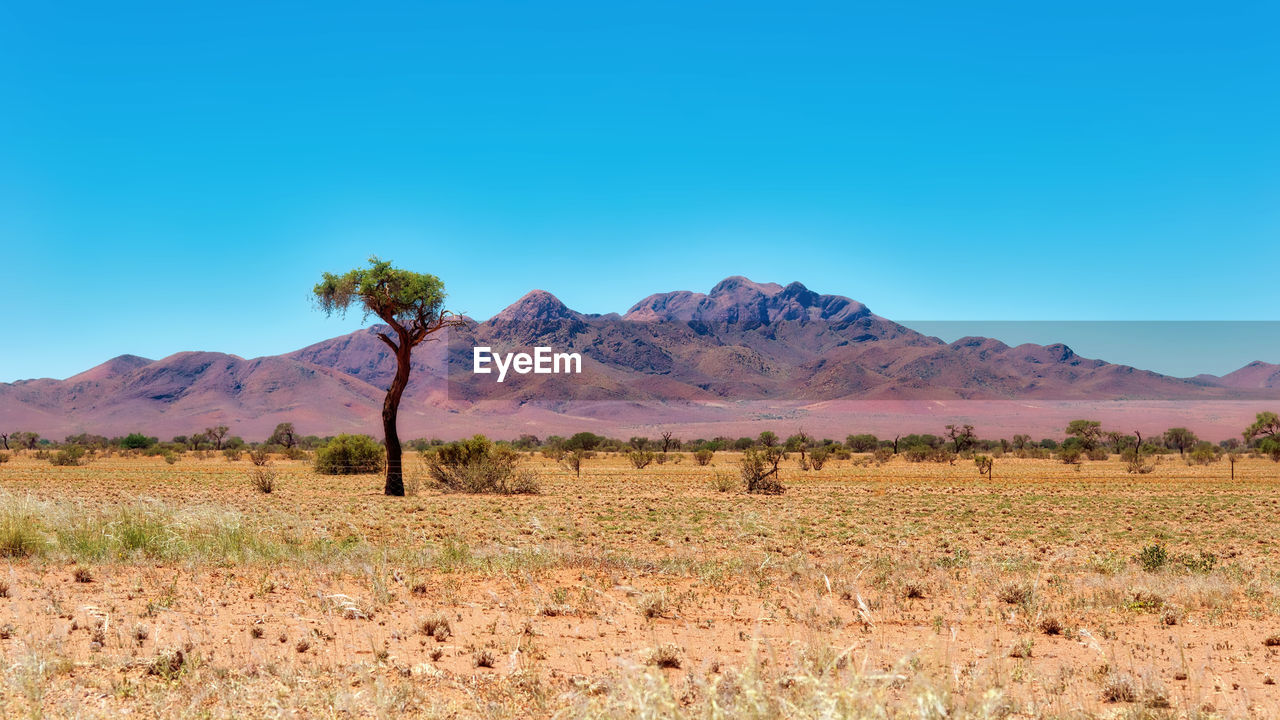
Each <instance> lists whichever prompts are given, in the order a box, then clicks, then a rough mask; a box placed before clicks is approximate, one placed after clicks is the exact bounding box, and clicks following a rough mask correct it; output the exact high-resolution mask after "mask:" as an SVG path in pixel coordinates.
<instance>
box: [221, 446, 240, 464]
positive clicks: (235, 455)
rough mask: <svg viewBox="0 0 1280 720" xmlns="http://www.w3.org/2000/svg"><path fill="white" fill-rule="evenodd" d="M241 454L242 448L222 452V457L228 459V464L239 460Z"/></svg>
mask: <svg viewBox="0 0 1280 720" xmlns="http://www.w3.org/2000/svg"><path fill="white" fill-rule="evenodd" d="M241 454H242V453H241V450H240V448H227V449H226V450H223V451H222V456H223V457H225V458H226V459H227V462H235V461H237V460H239V459H240V455H241Z"/></svg>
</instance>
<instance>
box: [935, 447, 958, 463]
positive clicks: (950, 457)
mask: <svg viewBox="0 0 1280 720" xmlns="http://www.w3.org/2000/svg"><path fill="white" fill-rule="evenodd" d="M929 460H930V461H932V462H936V463H944V462H945V463H954V462H955V461H956V454H955V453H954V452H953V451H951V450H948V449H946V448H941V447H940V448H934V449H933V450H930V451H929Z"/></svg>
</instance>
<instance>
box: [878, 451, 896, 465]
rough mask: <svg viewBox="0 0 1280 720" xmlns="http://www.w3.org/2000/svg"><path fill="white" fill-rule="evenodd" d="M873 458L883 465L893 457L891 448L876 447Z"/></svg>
mask: <svg viewBox="0 0 1280 720" xmlns="http://www.w3.org/2000/svg"><path fill="white" fill-rule="evenodd" d="M873 458H874V460H875V462H876V464H877V465H883V464H885V463H887V462H889V461H890V460H892V459H893V448H887V447H882V448H876V452H875V455H874V456H873Z"/></svg>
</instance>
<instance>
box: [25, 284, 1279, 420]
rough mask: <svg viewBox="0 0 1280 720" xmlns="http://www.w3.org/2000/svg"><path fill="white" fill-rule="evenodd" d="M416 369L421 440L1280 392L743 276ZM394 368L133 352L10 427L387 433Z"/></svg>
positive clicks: (554, 320)
mask: <svg viewBox="0 0 1280 720" xmlns="http://www.w3.org/2000/svg"><path fill="white" fill-rule="evenodd" d="M476 345H489V346H491V347H494V348H495V349H498V350H511V349H517V348H530V347H534V346H550V347H553V348H555V349H556V350H560V351H566V352H578V353H581V355H582V357H583V373H582V374H581V375H576V376H563V375H519V376H517V375H512V376H509V378H508V380H507V381H506V382H504V383H502V384H498V383H496V382H494V380H493V376H477V375H473V374H472V373H471V372H470V367H471V361H472V357H471V349H472V347H474V346H476ZM414 363H415V368H414V375H413V378H412V380H411V381H410V386H409V390H408V392H407V394H406V397H405V402H404V404H403V406H402V413H401V424H402V427H403V429H404V430H403V431H404V433H405V434H406V435H408V436H413V435H416V434H433V435H439V436H445V437H449V436H458V435H464V434H467V433H470V432H489V433H491V434H496V435H500V436H505V435H508V434H514V433H516V432H534V433H535V434H538V433H542V434H546V433H548V432H554V431H556V430H557V429H559V428H578V429H587V428H588V427H590V428H592V429H597V430H598V431H606V430H608V429H610V428H620V427H641V426H654V425H657V424H663V423H668V424H678V425H682V426H685V427H688V428H690V429H696V430H697V431H700V432H701V433H702V434H704V435H714V434H718V433H717V432H715V428H716V427H717V426H718V425H726V426H728V425H735V426H736V425H742V424H743V423H747V422H757V421H758V422H767V421H768V420H770V419H771V418H778V419H779V422H782V421H786V422H809V423H813V424H820V426H821V429H820V428H819V427H813V428H810V430H811V431H813V432H822V431H828V432H830V434H832V435H838V434H839V433H840V432H842V431H844V429H845V428H847V429H848V430H850V431H851V430H852V429H854V428H855V427H861V428H865V427H866V425H867V423H868V422H870V421H869V420H868V419H867V418H868V417H870V418H879V419H878V420H876V422H882V423H884V422H888V420H886V419H885V417H883V416H884V415H885V414H886V413H887V414H892V408H893V407H895V403H896V404H897V407H901V408H913V409H911V410H910V411H909V412H908V411H905V410H904V412H907V414H908V415H910V414H915V415H924V416H927V417H928V418H929V422H934V419H933V418H934V417H935V415H938V414H939V413H942V412H945V408H947V407H951V408H953V409H952V410H951V411H950V412H952V413H955V414H957V415H958V416H965V417H969V416H972V415H973V413H978V415H977V416H978V417H983V413H986V415H990V414H991V413H993V412H997V411H996V410H991V409H985V410H982V411H981V412H979V411H978V409H979V408H1000V407H1002V406H1003V407H1005V410H1004V411H1003V412H1006V413H1009V412H1012V410H1011V408H1013V407H1019V408H1022V410H1020V411H1018V412H1017V413H1014V414H1015V415H1017V416H1018V422H1020V423H1022V425H1020V427H1025V428H1027V429H1031V426H1033V425H1035V424H1037V423H1041V422H1044V423H1049V422H1052V423H1057V422H1058V419H1057V418H1056V415H1054V414H1053V413H1052V412H1045V413H1043V415H1044V418H1041V419H1037V417H1036V414H1035V413H1031V412H1028V411H1027V408H1028V407H1029V406H1031V405H1038V406H1040V407H1044V408H1049V407H1073V411H1075V409H1074V408H1075V407H1078V406H1080V405H1082V404H1083V405H1086V406H1087V405H1088V404H1090V403H1093V404H1099V403H1102V404H1105V403H1113V404H1114V403H1127V404H1128V405H1127V406H1128V407H1131V408H1132V407H1146V408H1153V407H1162V406H1161V405H1160V404H1161V403H1166V404H1167V403H1171V402H1177V403H1180V404H1181V405H1183V406H1185V407H1199V408H1201V409H1205V408H1217V409H1216V410H1213V411H1212V412H1208V413H1207V414H1206V415H1205V417H1206V418H1207V419H1206V422H1209V421H1214V422H1217V421H1220V422H1221V423H1223V425H1224V427H1226V426H1227V424H1228V423H1237V422H1238V421H1239V418H1240V417H1244V416H1247V415H1248V410H1249V408H1251V407H1252V406H1253V405H1256V404H1257V402H1256V401H1259V400H1272V399H1276V398H1280V366H1277V365H1269V364H1267V363H1262V362H1255V363H1250V364H1249V365H1247V366H1245V367H1243V368H1241V369H1240V370H1237V371H1235V372H1233V373H1230V374H1228V375H1225V376H1222V377H1220V378H1219V377H1215V376H1210V375H1201V376H1197V377H1195V378H1190V379H1184V378H1174V377H1169V376H1166V375H1161V374H1159V373H1154V372H1150V371H1146V370H1141V369H1137V368H1133V367H1129V366H1125V365H1117V364H1112V363H1107V362H1104V361H1102V360H1095V359H1088V358H1082V357H1080V356H1078V355H1076V354H1075V353H1074V352H1073V351H1072V350H1071V349H1070V348H1068V347H1067V346H1065V345H1061V344H1055V345H1045V346H1041V345H1031V344H1027V345H1019V346H1016V347H1010V346H1008V345H1005V344H1004V343H1002V342H1000V341H998V340H994V339H990V338H981V337H968V338H962V339H960V340H957V341H955V342H953V343H945V342H943V341H941V340H939V339H937V338H934V337H929V336H926V335H923V334H921V333H918V332H915V331H914V330H911V329H910V328H907V327H905V326H903V325H900V324H898V323H895V322H893V321H891V320H887V319H885V318H882V317H880V316H878V315H875V314H874V313H872V312H871V311H870V310H869V309H868V308H867V307H866V306H865V305H863V304H862V303H859V302H856V301H854V300H851V299H849V298H846V297H841V296H837V295H821V294H818V293H816V292H814V291H812V290H809V289H808V288H806V287H805V286H804V285H801V284H800V283H791V284H790V285H786V286H782V285H777V284H772V283H767V284H762V283H754V282H752V281H750V280H748V279H746V278H743V277H730V278H727V279H725V280H723V281H721V282H720V283H718V284H717V285H716V286H715V287H713V288H712V289H711V291H710V292H708V293H705V294H703V293H696V292H688V291H678V292H669V293H659V294H655V295H650V296H649V297H647V298H645V299H643V300H641V301H640V302H638V303H636V304H635V305H634V306H633V307H631V308H630V309H629V310H628V311H627V312H626V313H625V314H622V315H618V314H616V313H610V314H606V315H592V314H583V313H578V312H576V311H574V310H572V309H570V308H568V307H567V306H565V305H564V303H562V302H560V300H559V299H557V298H556V297H555V296H553V295H551V294H550V293H547V292H544V291H541V290H534V291H532V292H530V293H528V294H527V295H525V296H524V297H522V298H520V299H519V300H517V301H516V302H515V303H513V304H512V305H510V306H509V307H507V308H506V309H504V310H503V311H502V312H500V313H498V314H497V315H495V316H494V317H492V318H490V319H489V320H486V321H484V322H478V323H477V322H470V323H469V324H468V326H467V327H465V328H462V329H456V330H452V331H448V335H447V336H446V333H443V332H442V333H441V334H440V339H439V340H438V341H434V342H427V343H425V344H423V345H422V346H420V347H419V348H418V349H417V350H416V351H415V356H414ZM393 372H394V360H393V359H392V358H391V357H390V353H389V351H388V349H387V348H386V346H385V345H384V344H383V343H382V342H381V341H379V340H378V338H377V336H376V328H370V329H365V330H360V331H357V332H354V333H350V334H348V335H343V336H340V337H336V338H332V339H329V340H325V341H322V342H319V343H316V344H314V345H311V346H308V347H305V348H302V349H300V350H297V351H294V352H291V353H288V354H285V355H280V356H272V357H263V358H256V359H252V360H246V359H243V358H239V357H236V356H233V355H226V354H222V353H212V352H185V353H178V354H176V355H172V356H170V357H167V358H164V359H161V360H156V361H152V360H148V359H146V358H141V357H137V356H132V355H124V356H120V357H117V358H114V359H112V360H109V361H107V362H106V363H103V364H102V365H99V366H97V367H95V368H92V369H89V370H87V371H85V372H83V373H80V374H79V375H76V376H73V377H71V378H68V379H66V380H49V379H41V380H26V381H20V382H16V383H12V384H2V385H0V427H6V428H11V429H31V430H36V431H39V432H42V433H44V434H46V435H50V436H53V437H61V436H62V435H65V434H70V433H75V432H98V433H107V434H120V433H125V432H129V431H132V430H136V429H143V430H146V431H147V432H150V433H153V434H161V435H166V434H185V433H189V432H191V431H194V430H198V429H201V428H204V427H207V426H209V425H212V424H228V425H232V426H233V428H234V429H235V432H237V433H240V434H244V435H246V436H251V437H256V436H259V435H265V433H266V432H269V430H270V429H271V427H274V425H275V423H277V422H285V421H290V422H294V423H295V424H297V425H298V427H299V429H300V430H303V431H305V432H307V433H314V434H332V433H337V432H348V431H364V432H376V431H377V428H378V423H377V417H378V414H379V412H380V409H381V404H382V399H383V396H384V391H385V388H386V386H387V385H388V383H389V382H390V379H391V375H392V373H393ZM957 403H964V404H963V405H957ZM1250 403H1252V404H1250ZM859 407H860V408H862V409H861V410H858V409H857V408H859ZM1170 407H1171V408H1172V409H1171V410H1170V411H1171V412H1172V411H1174V410H1176V408H1173V407H1172V406H1170ZM771 408H774V409H776V411H775V410H771ZM1153 412H1154V411H1153ZM859 413H862V414H864V417H859ZM1148 414H1149V415H1150V413H1148ZM1175 414H1176V413H1175ZM1051 418H1052V419H1051ZM1134 419H1135V420H1137V419H1138V418H1136V417H1135V418H1134ZM1006 420H1008V418H1006ZM992 422H995V420H992ZM997 424H998V423H997ZM828 428H830V429H829V430H828ZM937 429H940V428H934V430H937ZM923 430H924V431H928V430H929V428H923Z"/></svg>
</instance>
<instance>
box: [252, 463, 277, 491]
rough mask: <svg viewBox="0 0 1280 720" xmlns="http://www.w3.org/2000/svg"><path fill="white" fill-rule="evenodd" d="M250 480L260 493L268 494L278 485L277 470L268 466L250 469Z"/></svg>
mask: <svg viewBox="0 0 1280 720" xmlns="http://www.w3.org/2000/svg"><path fill="white" fill-rule="evenodd" d="M249 482H250V484H252V485H253V488H254V489H255V490H257V491H258V492H260V493H263V494H268V493H270V492H271V491H272V490H274V489H275V487H276V471H275V470H272V469H271V468H267V467H256V468H253V469H252V470H250V471H249Z"/></svg>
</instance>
